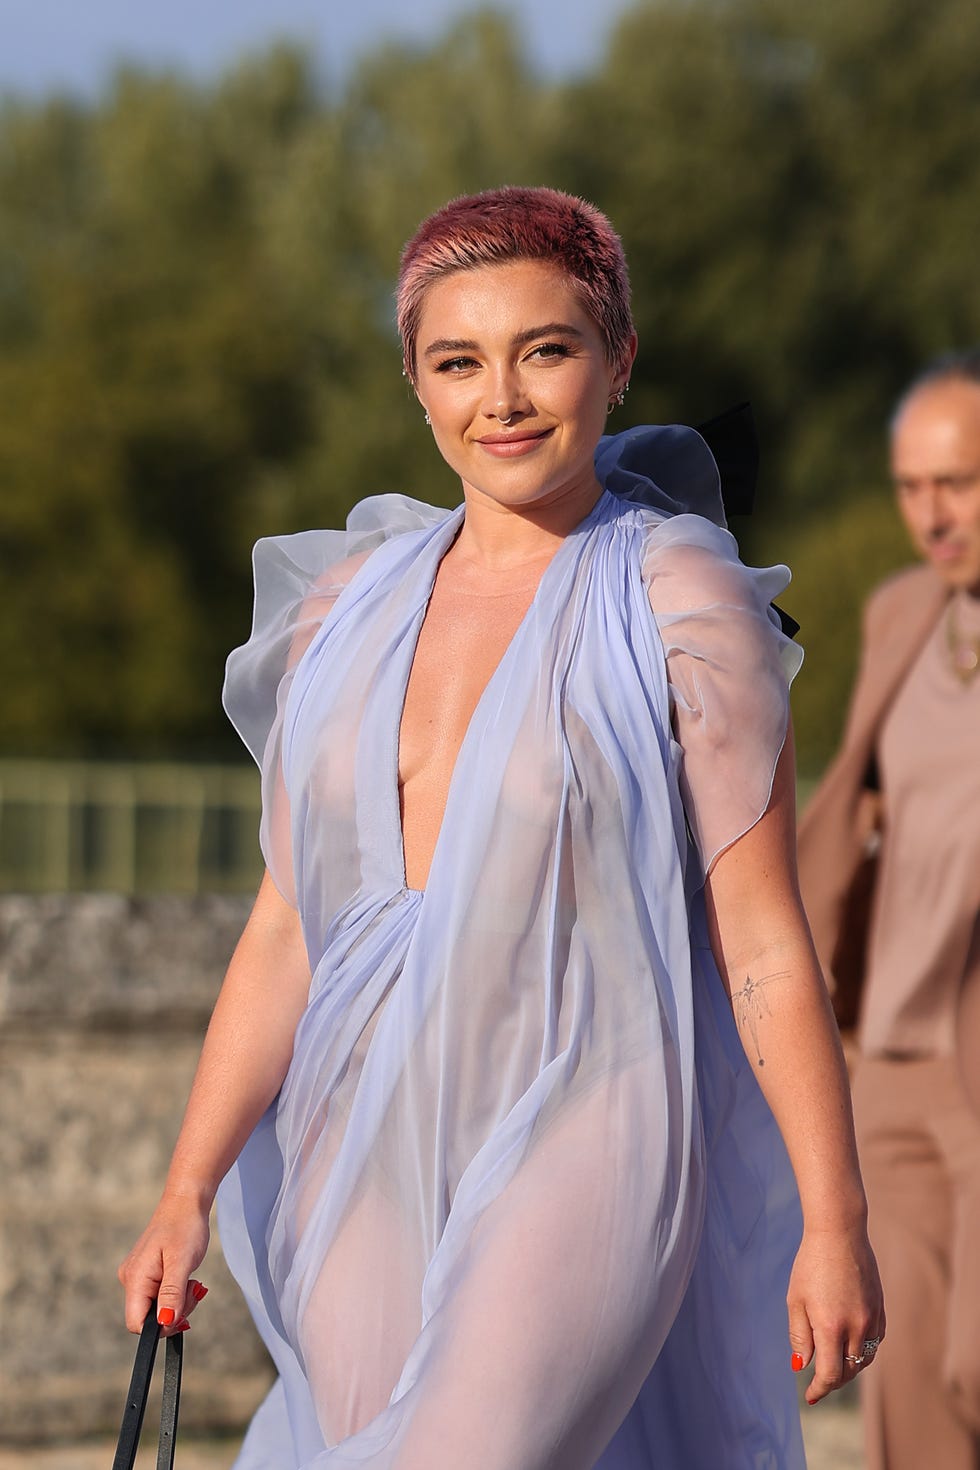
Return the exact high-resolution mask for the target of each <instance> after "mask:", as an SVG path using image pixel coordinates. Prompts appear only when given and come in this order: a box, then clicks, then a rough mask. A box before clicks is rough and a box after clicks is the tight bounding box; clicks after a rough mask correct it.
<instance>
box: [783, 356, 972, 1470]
mask: <svg viewBox="0 0 980 1470" xmlns="http://www.w3.org/2000/svg"><path fill="white" fill-rule="evenodd" d="M891 467H892V476H893V479H894V484H895V491H896V496H897V502H898V510H899V513H900V515H901V516H902V519H903V520H904V522H905V525H906V528H907V530H908V532H909V535H910V537H911V540H912V544H913V546H914V547H915V550H916V551H917V553H918V555H919V557H920V558H921V564H920V565H918V566H915V567H912V568H910V569H908V570H906V571H904V572H901V573H899V574H898V575H897V576H895V577H893V578H891V579H890V580H889V581H887V582H885V583H884V584H883V585H882V586H880V587H879V588H877V589H876V591H875V592H874V593H873V594H872V595H871V597H870V599H869V601H868V604H867V607H866V610H865V620H864V635H863V645H862V658H861V666H860V671H859V675H858V679H857V683H856V685H855V689H854V694H853V697H852V702H851V709H850V715H849V718H848V723H847V729H846V733H845V736H844V740H843V743H842V747H841V750H840V752H839V754H838V756H837V758H836V760H835V761H834V763H833V765H832V766H831V768H830V770H829V771H828V772H827V775H826V776H825V777H824V780H823V782H822V783H821V785H820V787H819V788H818V790H817V792H816V794H815V795H814V797H813V799H812V801H811V803H810V805H809V806H808V808H807V810H806V812H805V814H804V818H803V821H802V823H801V827H800V867H801V882H802V888H803V895H804V899H805V900H806V903H807V908H808V911H809V913H810V919H811V924H812V927H813V931H814V938H815V940H816V942H817V948H818V950H819V951H820V953H821V957H822V959H823V961H824V965H825V968H826V971H827V973H828V976H829V978H830V981H831V984H832V986H833V987H834V988H835V1007H836V1008H837V1010H838V1015H839V1017H840V1018H841V1020H842V1024H848V1023H850V1022H852V1021H854V1022H856V1035H855V1062H854V1066H853V1072H852V1075H853V1089H854V1111H855V1120H856V1124H857V1131H858V1144H859V1148H860V1152H861V1162H862V1167H863V1170H864V1177H865V1184H866V1187H867V1191H868V1199H869V1207H870V1229H871V1238H872V1242H873V1244H874V1248H875V1251H876V1254H877V1256H878V1262H879V1266H880V1268H881V1275H882V1281H883V1284H884V1288H885V1305H886V1309H887V1312H888V1337H887V1339H886V1340H885V1341H884V1342H883V1343H882V1345H881V1348H880V1350H879V1353H878V1356H877V1361H876V1363H875V1365H874V1369H873V1371H872V1372H870V1373H864V1374H862V1375H861V1391H862V1403H863V1408H864V1423H865V1447H866V1455H867V1465H868V1470H932V1467H937V1470H939V1467H941V1470H980V922H978V911H980V349H976V350H974V351H971V352H967V353H963V354H961V355H959V356H956V357H949V358H946V359H943V360H942V361H940V362H938V363H936V364H934V365H933V366H932V367H930V368H929V369H928V370H927V371H926V372H925V373H924V374H923V375H922V376H921V377H919V378H918V379H916V381H915V382H914V383H913V384H912V385H911V387H910V388H909V389H908V390H907V392H906V393H905V395H904V396H903V397H902V399H901V400H900V402H899V404H898V407H897V409H896V412H895V415H894V417H893V419H892V424H891ZM875 854H876V858H877V860H876V861H872V859H873V858H874V855H875ZM869 868H870V869H872V870H873V872H874V879H873V903H872V904H871V905H870V908H868V906H866V905H865V906H863V907H864V912H865V913H870V925H869V928H868V931H867V938H866V941H865V939H864V937H863V935H862V934H860V933H858V932H857V929H856V928H855V926H856V925H858V926H859V919H858V917H857V915H858V914H859V912H860V909H861V907H862V906H861V905H856V903H855V893H856V889H855V886H854V885H855V883H858V882H860V881H861V879H860V875H861V874H862V873H863V874H865V875H867V873H868V871H869ZM852 880H854V881H853V882H852ZM856 953H860V963H859V965H858V967H857V968H856V969H855V967H854V965H853V960H854V957H855V954H856ZM848 956H850V960H849V959H848ZM852 974H853V975H854V976H856V979H857V988H856V989H851V991H850V993H849V990H848V987H849V986H850V985H851V983H852V982H851V975H852Z"/></svg>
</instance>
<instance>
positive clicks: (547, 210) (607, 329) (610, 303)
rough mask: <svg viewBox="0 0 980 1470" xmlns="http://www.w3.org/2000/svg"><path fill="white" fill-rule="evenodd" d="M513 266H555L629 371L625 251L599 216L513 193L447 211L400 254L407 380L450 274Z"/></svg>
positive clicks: (568, 202) (547, 192)
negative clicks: (433, 293)
mask: <svg viewBox="0 0 980 1470" xmlns="http://www.w3.org/2000/svg"><path fill="white" fill-rule="evenodd" d="M509 260H545V261H551V262H552V263H553V264H554V265H556V266H557V267H558V269H559V270H560V271H562V272H563V274H564V275H565V276H566V277H567V278H568V281H569V283H570V285H571V287H572V289H573V290H574V292H575V294H576V295H577V297H578V299H579V302H580V304H581V306H582V307H583V308H584V310H585V311H587V312H588V313H589V315H590V316H591V317H592V320H593V321H594V322H595V324H596V326H597V327H598V328H599V331H600V332H601V334H602V340H603V343H604V345H605V349H606V357H607V359H608V360H609V362H610V363H611V364H612V365H613V366H614V367H615V368H617V369H620V368H623V367H626V366H627V365H628V363H629V346H630V338H631V336H632V332H633V316H632V312H631V311H630V283H629V272H628V270H627V268H626V256H625V255H624V253H623V244H622V241H621V240H620V238H619V236H618V235H617V234H616V231H615V230H614V229H613V227H612V225H611V224H610V223H609V221H608V220H607V219H606V216H605V215H604V214H603V213H602V212H601V210H598V209H596V207H595V205H594V204H588V203H586V201H585V200H584V199H576V198H574V197H573V196H572V195H571V194H562V193H560V192H559V191H558V190H557V189H524V188H515V187H508V188H503V189H489V190H487V192H486V193H483V194H469V195H465V196H464V197H463V198H461V199H453V200H451V201H450V203H449V204H444V205H443V207H442V208H441V209H438V210H436V212H435V214H432V215H430V216H429V218H428V219H427V220H424V221H423V223H422V224H421V225H420V226H419V228H418V230H417V231H416V232H415V234H414V235H413V236H412V238H411V240H409V242H408V244H407V245H406V246H405V249H404V250H403V251H402V258H401V269H400V271H399V273H398V293H397V304H398V331H399V333H400V334H401V339H402V356H403V359H404V363H405V372H406V373H407V375H408V377H409V378H410V379H411V380H412V382H413V383H414V382H415V377H416V368H417V358H416V343H417V339H418V332H419V323H420V321H421V319H422V307H423V304H424V301H425V293H426V291H427V290H428V289H429V287H430V286H431V285H432V284H433V282H435V281H437V280H438V279H439V278H440V277H441V276H445V275H449V274H450V273H451V272H453V271H466V270H475V269H476V268H477V267H479V266H485V265H503V264H504V263H506V262H507V261H509Z"/></svg>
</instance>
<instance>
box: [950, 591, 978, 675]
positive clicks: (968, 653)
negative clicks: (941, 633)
mask: <svg viewBox="0 0 980 1470" xmlns="http://www.w3.org/2000/svg"><path fill="white" fill-rule="evenodd" d="M946 652H947V653H948V654H949V666H950V668H951V669H952V671H953V673H954V674H955V675H956V677H957V679H959V681H960V683H961V684H970V683H972V681H973V680H974V678H975V677H976V675H977V672H978V670H980V636H978V635H977V634H976V633H974V634H973V635H972V636H971V635H969V634H963V633H961V632H960V629H959V624H958V623H957V621H956V598H955V597H951V598H950V600H949V606H948V608H947V609H946Z"/></svg>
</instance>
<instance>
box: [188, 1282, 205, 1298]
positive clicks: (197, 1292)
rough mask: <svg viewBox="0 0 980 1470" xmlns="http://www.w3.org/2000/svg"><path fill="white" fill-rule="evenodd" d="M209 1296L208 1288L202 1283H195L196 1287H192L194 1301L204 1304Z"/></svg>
mask: <svg viewBox="0 0 980 1470" xmlns="http://www.w3.org/2000/svg"><path fill="white" fill-rule="evenodd" d="M207 1294H208V1288H207V1287H206V1286H204V1285H202V1283H201V1282H200V1281H195V1282H194V1285H193V1286H192V1287H191V1296H192V1297H193V1298H194V1300H195V1301H196V1302H203V1300H204V1298H205V1297H206V1296H207Z"/></svg>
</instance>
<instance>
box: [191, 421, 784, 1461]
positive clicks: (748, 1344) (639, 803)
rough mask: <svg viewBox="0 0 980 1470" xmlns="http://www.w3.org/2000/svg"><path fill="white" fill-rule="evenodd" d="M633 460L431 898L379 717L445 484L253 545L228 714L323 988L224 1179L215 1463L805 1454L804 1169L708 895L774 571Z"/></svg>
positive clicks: (690, 453)
mask: <svg viewBox="0 0 980 1470" xmlns="http://www.w3.org/2000/svg"><path fill="white" fill-rule="evenodd" d="M663 433H664V434H665V435H667V436H668V437H667V438H665V440H664V445H665V451H666V450H667V449H669V460H670V465H669V469H670V474H671V475H672V476H674V477H675V478H676V477H677V476H678V475H679V476H680V478H681V480H682V479H683V458H684V454H685V453H686V455H687V457H688V462H689V467H690V472H691V474H692V476H694V475H696V476H698V477H699V480H700V482H701V483H703V482H705V481H706V480H709V481H710V478H711V472H712V470H713V465H711V464H710V463H706V459H705V457H706V456H707V451H706V449H705V447H704V445H703V443H702V442H701V441H700V440H699V439H698V438H697V436H696V435H694V434H692V433H691V432H690V431H677V430H670V431H663ZM685 446H686V447H685ZM653 447H654V448H655V444H654V446H653ZM678 456H680V459H678ZM707 460H708V461H710V456H707ZM616 464H617V455H616V446H615V441H603V445H602V446H601V448H600V454H599V456H598V457H597V466H598V469H599V473H600V475H601V476H602V477H603V479H604V480H605V482H606V483H607V484H608V483H609V482H610V480H612V481H615V478H616V474H615V471H616ZM629 478H630V483H629V487H628V493H629V494H630V495H631V497H632V498H630V499H625V498H623V493H622V492H623V486H622V485H620V486H619V487H618V488H619V490H620V493H617V494H614V493H612V492H611V491H610V490H606V491H605V492H604V493H603V495H602V497H601V498H600V500H599V502H598V503H597V505H596V506H595V508H594V510H593V511H592V512H591V514H590V515H589V516H588V517H586V519H585V520H584V521H583V522H582V523H581V524H580V525H579V526H578V527H577V528H576V529H575V531H574V532H573V533H572V534H571V535H569V536H568V537H567V538H566V540H565V541H564V542H563V543H562V546H561V547H560V549H559V551H558V553H557V554H556V556H555V557H554V559H553V561H552V562H551V563H550V565H549V567H548V569H547V571H546V572H545V574H544V576H543V578H542V580H541V584H540V586H539V589H538V591H537V594H536V596H535V598H534V601H533V603H532V605H531V607H530V609H529V611H528V613H527V615H526V617H525V618H524V620H523V622H522V623H521V625H520V627H519V628H518V631H517V633H516V634H515V637H514V639H513V641H512V643H511V644H510V646H509V648H508V650H507V652H506V653H505V655H504V657H503V659H502V661H501V663H500V665H499V666H498V668H497V670H496V672H495V674H494V675H493V676H492V678H491V680H490V682H489V684H488V686H487V688H486V691H485V693H484V695H483V697H482V699H481V701H480V703H479V705H478V707H477V709H476V711H475V713H474V715H473V718H472V721H471V723H470V726H469V729H468V731H467V734H466V737H465V739H464V742H463V745H462V748H461V750H460V752H459V757H458V760H457V763H456V768H455V772H454V774H453V779H452V784H451V788H450V793H449V798H448V802H447V806H446V811H445V816H444V820H443V824H442V829H441V832H440V835H439V840H438V844H437V847H436V851H435V855H434V858H433V861H432V865H431V869H430V873H429V878H428V882H427V885H426V889H425V892H424V893H422V892H419V891H416V890H413V889H409V888H408V887H406V884H405V867H404V853H403V847H402V835H401V827H400V816H399V799H398V731H399V724H400V716H401V710H402V706H403V702H404V696H405V690H406V687H407V683H408V677H409V673H410V670H411V664H412V658H413V654H414V650H415V644H416V641H417V638H418V635H419V630H420V628H421V624H422V621H423V619H424V616H425V611H426V606H427V602H428V598H429V595H430V592H431V589H432V585H433V582H434V579H435V575H436V571H437V569H438V566H439V562H440V560H441V558H442V557H443V555H444V554H445V553H446V551H447V550H448V549H449V547H450V545H451V544H452V542H453V539H454V538H455V536H456V534H457V533H458V530H459V527H460V525H461V522H462V510H457V511H454V512H444V511H439V510H434V509H432V508H431V507H427V506H424V505H421V504H418V503H416V502H412V501H409V500H406V499H404V498H402V497H398V496H383V497H379V498H377V499H374V500H371V501H366V502H363V503H362V504H361V505H360V506H358V507H356V509H355V511H354V512H353V513H352V516H351V519H350V521H349V523H348V529H347V531H346V532H310V533H303V534H301V535H299V536H290V537H283V538H277V539H275V540H272V541H266V542H262V543H260V544H259V546H258V548H257V549H256V588H257V591H256V616H255V624H254V627H253V634H252V637H251V639H250V641H249V643H248V644H247V645H246V646H245V647H244V648H242V649H239V650H237V651H236V653H235V654H233V655H232V657H231V659H230V660H229V667H228V681H227V685H226V706H227V708H228V711H229V713H230V715H231V717H232V719H233V720H234V722H235V724H236V726H237V727H238V729H239V730H240V732H241V733H242V736H243V738H244V739H245V742H246V744H247V745H248V746H249V748H250V750H251V751H252V753H253V754H254V755H255V757H256V759H257V761H258V762H259V764H260V766H261V768H262V773H263V801H264V805H263V824H262V844H263V851H264V853H265V857H266V860H267V862H268V865H269V868H270V871H271V873H272V875H273V878H274V880H275V882H276V884H277V885H278V886H279V888H280V889H281V891H282V892H283V894H284V895H285V896H286V897H287V898H288V899H289V900H290V902H293V903H295V904H296V906H297V908H298V911H299V914H300V918H301V922H302V926H303V932H304V935H305V940H306V944H307V948H308V951H309V957H310V965H311V971H312V975H313V980H312V985H311V989H310V996H309V1004H308V1007H307V1009H306V1011H305V1013H304V1016H303V1018H302V1020H301V1022H300V1025H299V1028H298V1030H297V1033H296V1041H295V1050H294V1056H293V1061H292V1065H291V1067H290V1069H289V1073H288V1075H287V1077H286V1080H285V1082H284V1085H283V1088H282V1091H281V1094H280V1096H279V1098H278V1100H277V1102H276V1103H275V1104H274V1106H273V1108H271V1109H270V1111H269V1113H268V1114H267V1115H266V1117H265V1118H264V1119H263V1120H262V1122H261V1123H260V1125H259V1127H258V1128H257V1129H256V1130H255V1133H254V1134H253V1136H252V1138H251V1139H250V1141H249V1143H248V1144H247V1145H246V1147H245V1149H244V1151H243V1153H242V1155H241V1157H240V1159H239V1161H238V1163H237V1165H236V1166H235V1168H234V1169H233V1170H232V1172H231V1173H230V1174H229V1176H228V1178H227V1179H226V1181H225V1183H224V1184H223V1186H222V1189H221V1192H220V1197H219V1226H220V1232H221V1239H222V1244H223V1247H224V1250H225V1254H226V1256H227V1258H228V1260H229V1263H230V1265H231V1267H232V1269H233V1271H234V1272H235V1274H236V1276H237V1277H238V1280H239V1281H240V1283H241V1285H242V1287H243V1290H244V1291H245V1294H246V1296H247V1298H248V1300H249V1303H250V1306H251V1309H252V1311H253V1314H254V1316H255V1319H256V1322H257V1324H258V1326H259V1329H260V1331H261V1332H262V1335H263V1337H264V1339H265V1341H266V1343H267V1345H268V1347H269V1350H270V1352H271V1354H272V1357H273V1359H274V1361H275V1363H276V1366H277V1368H278V1371H279V1375H280V1377H279V1380H278V1382H277V1384H276V1386H275V1387H274V1389H273V1390H272V1393H271V1394H270V1396H269V1398H268V1399H267V1400H266V1402H265V1404H264V1405H263V1406H262V1408H261V1409H260V1411H259V1413H258V1414H257V1415H256V1418H255V1420H254V1421H253V1424H252V1427H251V1429H250V1432H249V1435H248V1437H247V1439H246V1442H245V1445H244V1447H243V1450H242V1453H241V1456H240V1459H239V1461H238V1466H239V1470H258V1467H270V1470H271V1467H273V1466H274V1467H276V1470H294V1467H295V1470H300V1467H302V1470H348V1467H351V1470H353V1467H369V1470H434V1467H444V1466H445V1467H462V1466H467V1467H473V1470H591V1467H600V1470H641V1467H654V1466H656V1467H657V1470H692V1467H699V1466H704V1467H705V1470H724V1467H727V1466H731V1467H755V1470H763V1467H772V1470H775V1467H779V1470H787V1467H789V1470H793V1467H797V1466H800V1467H802V1466H803V1464H804V1460H803V1453H802V1448H801V1445H800V1439H799V1416H798V1412H797V1407H796V1395H795V1390H794V1385H793V1382H792V1379H791V1375H790V1373H789V1371H788V1366H787V1357H788V1349H787V1339H786V1319H785V1307H784V1296H785V1288H786V1280H787V1275H788V1269H789V1263H790V1261H791V1258H792V1254H793V1251H794V1250H795V1246H796V1243H797V1241H798V1238H799V1220H798V1210H797V1204H796V1199H795V1193H794V1190H793V1186H792V1180H791V1176H790V1174H789V1169H788V1163H787V1160H786V1157H785V1153H784V1150H783V1147H782V1143H781V1141H780V1139H779V1136H778V1133H777V1132H776V1129H775V1126H774V1124H773V1120H772V1118H771V1115H770V1113H769V1111H768V1109H767V1107H766V1105H765V1102H764V1100H763V1098H762V1096H761V1093H760V1092H759V1090H758V1087H757V1084H756V1082H755V1079H754V1077H753V1076H752V1073H751V1069H750V1068H749V1067H748V1065H747V1063H746V1061H745V1058H744V1055H743V1053H742V1051H741V1047H740V1046H739V1043H738V1040H737V1036H736V1034H735V1030H734V1026H733V1022H732V1018H731V1011H730V1007H729V1005H728V1002H727V999H726V997H725V995H724V992H723V990H722V987H721V982H720V980H719V978H718V975H717V972H716V971H715V969H714V965H713V962H712V959H711V955H710V951H709V948H708V943H707V937H706V932H705V925H704V915H703V905H702V902H701V897H700V889H701V886H702V883H703V877H704V872H705V871H706V869H707V868H708V867H709V866H710V864H711V862H712V861H713V860H714V858H715V857H716V856H717V854H718V853H719V852H720V851H721V850H722V849H723V848H724V847H725V846H727V845H728V844H729V843H731V842H732V841H734V840H735V839H736V838H737V837H738V836H739V835H741V833H743V832H744V831H745V830H747V828H748V827H749V826H751V825H752V823H753V822H754V821H755V820H757V819H758V817H759V816H760V815H761V813H762V812H763V811H764V810H765V807H766V805H767V802H768V798H769V794H770V790H771V783H772V776H773V768H774V765H775V761H776V758H777V756H778V753H779V750H780V748H781V745H782V742H783V739H784V737H785V732H786V724H787V683H788V678H789V677H791V676H792V674H793V673H794V672H795V669H796V667H797V666H798V662H799V658H800V655H799V653H798V651H797V650H796V649H795V647H794V646H793V645H792V644H790V643H789V641H788V640H786V639H785V638H784V637H783V635H782V634H781V633H780V632H779V630H778V623H777V622H776V620H775V616H774V615H773V614H771V612H770V610H769V602H770V599H771V598H772V596H773V595H774V594H775V593H776V592H777V591H778V590H780V589H781V588H782V586H784V585H785V582H786V580H787V574H786V572H785V570H784V569H781V568H776V569H773V570H770V571H762V572H760V571H754V570H749V569H746V568H745V567H743V566H742V565H741V564H740V562H739V561H738V558H737V554H736V550H735V546H734V542H733V541H732V538H731V537H730V536H729V535H728V533H727V532H726V531H725V530H724V529H722V528H721V527H720V526H719V525H716V524H713V523H712V521H711V520H709V519H706V518H704V517H703V516H701V515H692V514H688V513H684V512H682V513H679V514H671V513H670V512H673V511H675V509H676V502H675V499H674V497H675V495H676V490H674V491H672V493H671V495H670V497H669V499H670V503H669V505H668V504H665V503H664V500H665V492H662V491H661V490H660V488H659V487H658V485H657V483H656V481H655V480H653V479H649V478H647V479H645V480H644V482H643V483H642V484H639V485H638V484H637V483H636V482H637V481H638V479H642V478H643V477H637V476H636V475H635V474H632V473H631V475H630V477H629ZM716 479H717V477H716V476H715V480H716ZM638 489H639V492H640V493H639V494H638V493H637V491H638Z"/></svg>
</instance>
